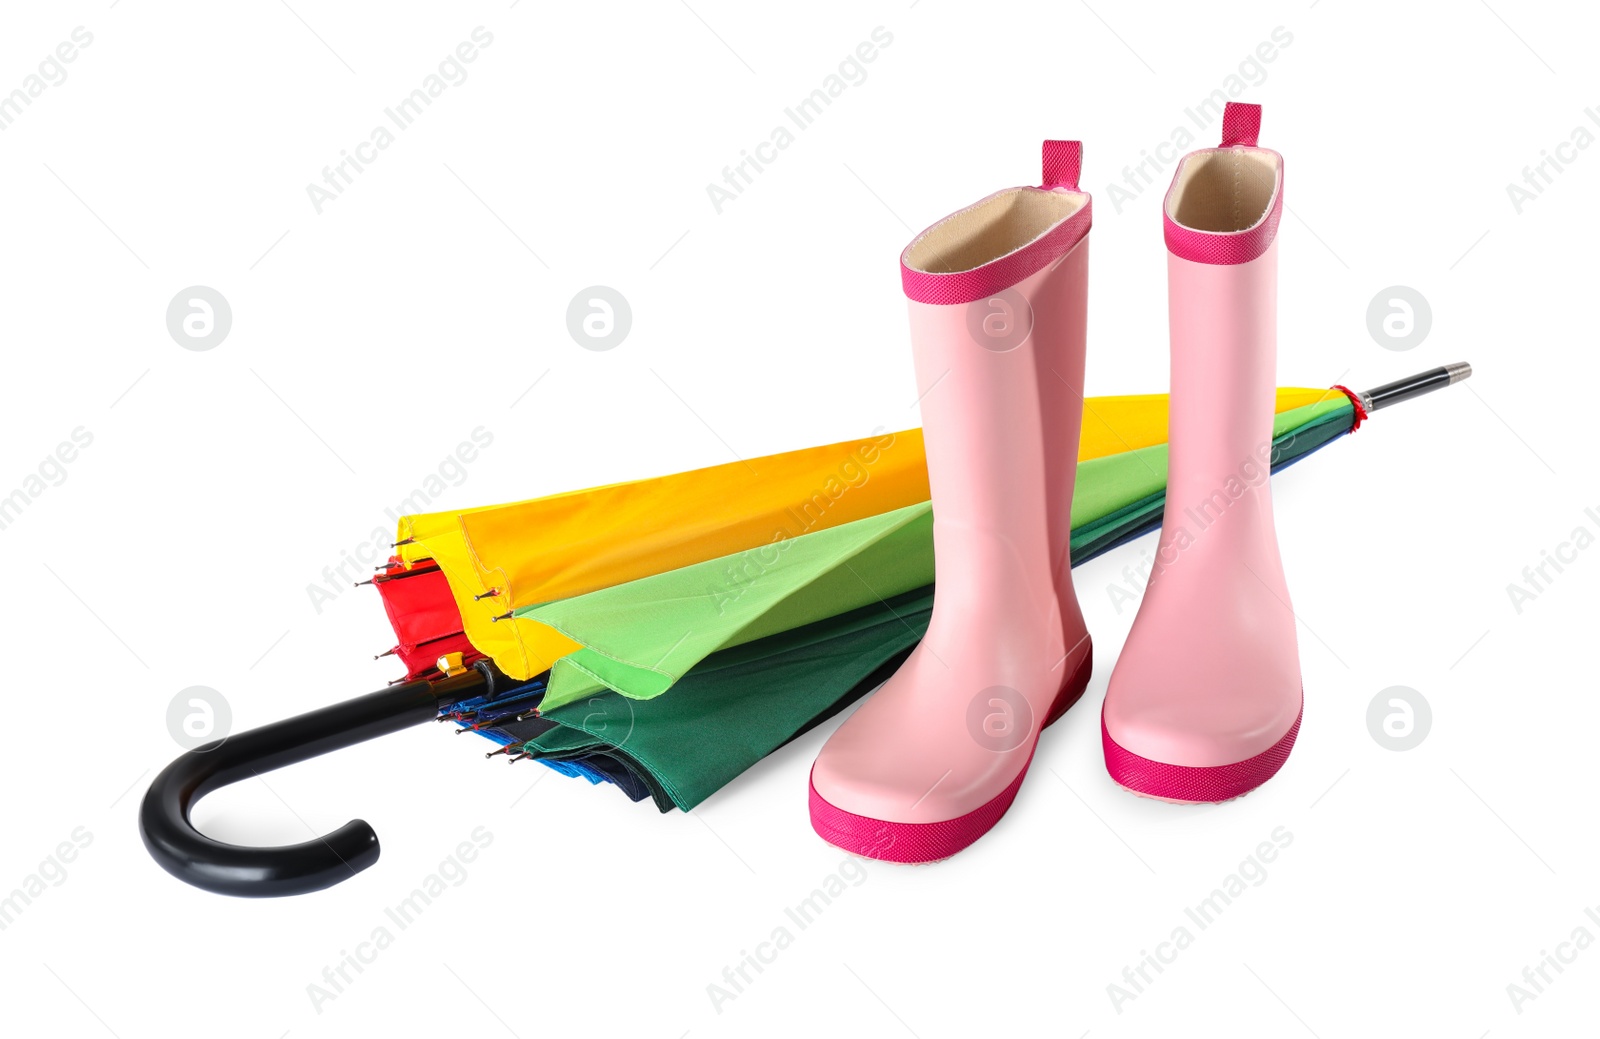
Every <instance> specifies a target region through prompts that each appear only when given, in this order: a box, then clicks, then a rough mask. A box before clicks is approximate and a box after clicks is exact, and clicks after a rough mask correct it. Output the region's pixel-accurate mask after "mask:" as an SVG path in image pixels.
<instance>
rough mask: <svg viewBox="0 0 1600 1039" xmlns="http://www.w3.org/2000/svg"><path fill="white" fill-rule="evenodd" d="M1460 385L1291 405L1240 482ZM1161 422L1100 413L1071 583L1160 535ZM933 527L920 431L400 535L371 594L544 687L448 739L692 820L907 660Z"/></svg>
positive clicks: (1075, 515) (1148, 398)
mask: <svg viewBox="0 0 1600 1039" xmlns="http://www.w3.org/2000/svg"><path fill="white" fill-rule="evenodd" d="M1467 370H1468V369H1465V368H1464V367H1452V369H1441V370H1440V372H1437V373H1428V374H1427V375H1426V376H1422V377H1418V380H1406V381H1405V382H1403V383H1398V384H1392V385H1391V386H1389V387H1380V388H1379V389H1378V390H1374V391H1370V392H1369V393H1367V394H1358V393H1354V392H1351V391H1348V390H1345V389H1343V388H1342V387H1341V388H1334V389H1308V388H1285V389H1280V390H1279V391H1278V395H1277V403H1276V407H1277V413H1276V415H1275V418H1274V422H1273V439H1272V442H1271V444H1270V445H1267V444H1263V445H1262V454H1261V457H1260V458H1259V459H1255V460H1249V461H1246V462H1245V464H1244V466H1243V467H1242V469H1241V478H1242V479H1245V480H1251V479H1265V478H1266V476H1267V473H1268V471H1269V469H1270V470H1274V471H1275V470H1278V469H1281V468H1283V467H1284V466H1287V465H1290V464H1292V463H1293V462H1295V461H1298V460H1299V459H1301V458H1304V457H1305V456H1306V455H1308V454H1310V453H1312V452H1313V451H1316V450H1317V449H1319V448H1321V447H1323V446H1325V445H1326V444H1328V443H1330V442H1332V441H1333V440H1335V439H1336V438H1338V437H1340V436H1342V435H1344V434H1346V433H1349V432H1351V431H1352V430H1353V429H1355V428H1356V427H1357V426H1359V425H1360V423H1361V421H1362V420H1363V419H1364V418H1365V417H1366V415H1367V414H1369V413H1370V412H1371V411H1372V410H1375V409H1377V408H1379V407H1383V406H1386V405H1388V404H1391V403H1394V402H1395V401H1397V400H1400V399H1406V398H1407V397H1409V396H1415V395H1417V394H1418V393H1421V392H1426V391H1427V390H1428V389H1432V388H1436V387H1437V386H1440V385H1448V383H1449V381H1451V380H1453V379H1459V378H1462V377H1465V373H1466V371H1467ZM1440 373H1443V374H1440ZM1166 418H1167V399H1166V397H1165V396H1164V395H1141V396H1121V397H1097V398H1089V399H1088V400H1086V402H1085V409H1084V418H1083V429H1082V438H1081V442H1080V450H1079V466H1078V471H1077V480H1076V487H1075V491H1074V497H1073V508H1072V527H1073V530H1072V540H1071V551H1072V561H1073V564H1074V565H1077V564H1080V563H1083V562H1085V561H1087V560H1089V559H1092V558H1094V557H1095V556H1097V555H1099V554H1100V553H1102V552H1105V551H1108V550H1109V549H1111V548H1113V547H1115V546H1116V545H1118V544H1121V543H1123V542H1125V541H1127V540H1130V539H1132V538H1135V537H1138V536H1139V535H1141V534H1143V533H1145V532H1147V531H1150V530H1153V529H1155V528H1156V527H1158V526H1159V525H1160V522H1161V518H1162V511H1163V508H1164V505H1165V500H1166V475H1167V445H1166V443H1165V440H1166V436H1167V426H1166ZM752 470H753V471H754V473H755V475H754V476H752V475H751V472H752ZM769 474H771V476H772V480H771V482H769V481H768V479H767V478H768V475H769ZM1196 504H1200V503H1196ZM1211 507H1216V506H1215V505H1214V504H1213V505H1212V506H1211ZM932 519H933V516H932V507H931V504H930V502H929V501H928V488H927V472H926V463H925V459H924V456H923V453H922V438H921V433H920V430H916V429H909V430H903V431H901V432H898V433H892V434H886V435H883V436H878V437H873V438H871V439H869V440H865V441H851V442H845V443H840V444H832V445H827V446H824V447H819V448H809V449H806V450H804V451H796V452H789V453H786V454H781V455H772V456H768V457H765V458H758V459H753V460H751V461H750V462H749V463H748V467H747V465H746V463H743V462H736V463H730V464H728V465H723V466H715V467H711V468H707V469H700V470H695V471H693V472H688V473H681V474H677V475H675V476H670V477H662V478H659V479H655V480H641V481H636V482H632V483H625V484H615V485H611V486H608V487H603V488H597V489H595V490H593V491H583V492H573V493H569V494H563V495H557V496H554V497H550V498H543V499H536V500H533V501H527V502H519V503H515V504H512V505H507V506H503V507H501V508H498V509H487V510H478V511H475V512H472V513H449V514H433V515H428V516H418V517H407V518H405V519H402V520H401V523H400V535H401V537H400V541H401V545H400V546H399V549H400V551H399V555H397V557H396V559H395V560H393V561H392V562H391V564H390V565H389V566H387V567H385V573H384V574H383V575H381V576H380V577H379V578H377V579H376V580H375V583H377V584H378V585H379V587H380V589H387V588H388V587H389V586H390V583H391V582H392V581H394V580H396V579H403V578H404V577H405V575H407V574H409V573H414V572H415V571H416V570H417V569H418V568H421V569H423V570H428V569H429V568H430V567H433V566H438V567H439V568H440V569H441V571H442V572H443V573H444V574H445V575H446V578H445V580H444V581H441V582H439V583H438V584H436V585H435V588H437V589H440V590H443V589H444V588H446V587H448V594H450V595H451V597H452V599H453V601H454V603H455V605H456V606H457V607H458V608H459V609H460V611H461V612H460V622H461V623H460V625H459V627H458V625H457V618H456V617H455V616H454V615H450V616H449V618H448V620H446V621H445V622H444V625H445V627H447V628H452V629H456V630H465V632H466V634H467V637H468V638H469V639H470V640H471V642H472V644H473V645H474V647H475V648H476V649H477V650H478V651H479V652H481V653H483V654H485V655H487V656H490V657H491V658H492V659H493V662H494V663H495V665H497V666H498V667H499V668H500V669H502V670H503V671H505V672H506V673H507V674H508V675H511V676H513V677H517V678H522V677H525V678H527V679H529V680H530V685H529V686H528V687H526V688H524V689H523V690H521V691H520V693H519V695H518V696H517V697H516V698H515V699H514V700H511V701H509V702H507V701H504V700H502V701H487V700H483V699H481V698H480V699H475V700H473V701H469V702H467V703H463V704H459V705H452V709H451V710H450V711H448V712H447V713H446V715H445V717H450V718H454V719H455V720H457V721H458V722H460V723H461V724H462V725H463V726H465V727H466V728H469V729H472V730H474V731H478V732H480V733H482V734H483V735H485V736H487V737H488V738H490V739H492V740H494V741H496V742H497V743H500V744H501V745H502V752H504V753H510V754H512V755H513V760H521V759H523V758H532V759H535V760H539V761H541V762H543V763H545V764H547V765H549V766H551V767H555V768H557V769H558V770H560V771H563V772H566V773H568V774H572V775H583V776H586V777H587V778H589V779H591V780H595V781H599V780H601V779H608V780H610V781H612V782H615V783H617V785H619V786H620V787H622V788H623V789H624V790H625V791H626V792H627V793H629V795H630V796H633V797H634V798H635V799H643V798H644V797H646V796H650V797H652V798H653V799H654V801H655V803H656V804H657V805H658V806H659V807H661V808H662V809H663V810H668V809H670V808H673V807H677V808H683V809H688V808H692V807H693V806H694V805H696V804H698V803H699V802H700V801H701V800H703V799H704V798H705V797H707V796H709V795H710V794H711V793H714V792H715V791H716V790H717V789H720V787H721V786H723V785H725V784H726V783H727V782H729V781H730V780H732V779H733V778H734V777H735V776H737V775H738V774H739V773H740V772H742V771H743V770H744V769H746V768H748V767H750V766H751V765H753V764H754V763H755V762H756V761H758V760H760V758H761V757H763V756H765V755H766V754H768V753H770V752H771V751H772V750H774V749H776V748H777V747H778V746H781V745H782V744H783V743H784V742H786V741H787V740H789V739H792V738H793V737H794V736H795V735H797V734H798V733H800V732H803V731H805V730H806V729H807V728H809V727H811V726H812V725H815V724H816V723H817V722H819V721H820V720H822V719H824V718H826V717H827V716H829V715H831V714H832V713H834V712H835V711H837V710H839V709H841V708H842V707H844V706H846V705H847V704H848V703H850V702H851V701H852V700H854V699H855V698H856V697H858V696H860V695H861V694H862V693H864V692H866V691H867V690H869V689H871V688H873V687H874V686H875V685H876V684H877V683H878V682H880V681H881V680H882V679H883V678H884V677H886V676H887V674H888V673H890V672H892V670H893V669H894V667H895V666H897V665H898V663H899V662H900V661H901V660H903V659H904V657H905V656H906V655H907V654H908V653H909V652H910V650H911V649H912V647H914V646H915V644H916V642H917V640H918V639H919V638H921V636H922V633H923V632H924V631H925V630H926V627H927V623H928V618H929V615H930V611H931V607H932V586H933V579H934V566H933V542H932ZM502 544H504V545H505V546H506V549H505V551H501V545H502ZM441 557H443V558H441ZM440 605H442V604H440V603H437V602H436V603H435V606H440ZM393 612H394V611H393V610H391V614H392V613H393ZM441 612H444V613H448V611H446V610H441ZM484 630H487V631H488V632H489V633H490V634H489V636H487V637H482V636H479V635H478V634H476V633H475V631H484ZM440 634H441V635H445V636H448V635H450V634H451V632H444V631H441V632H440ZM413 663H414V666H416V667H420V668H424V669H425V668H427V667H428V666H430V665H431V664H432V661H429V660H427V659H426V657H425V655H418V657H417V658H416V659H415V660H414V662H413ZM447 666H450V665H448V664H447ZM514 707H515V708H517V709H513V708H514ZM586 765H593V766H594V767H593V768H592V769H586V768H585V766H586Z"/></svg>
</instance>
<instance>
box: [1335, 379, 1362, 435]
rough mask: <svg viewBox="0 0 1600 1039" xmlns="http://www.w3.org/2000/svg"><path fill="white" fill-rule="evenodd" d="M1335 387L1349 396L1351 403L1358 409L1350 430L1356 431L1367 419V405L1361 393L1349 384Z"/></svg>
mask: <svg viewBox="0 0 1600 1039" xmlns="http://www.w3.org/2000/svg"><path fill="white" fill-rule="evenodd" d="M1333 388H1334V389H1336V390H1338V391H1339V392H1340V393H1342V394H1344V395H1345V396H1346V397H1349V398H1350V403H1351V405H1353V406H1354V407H1355V409H1356V420H1355V422H1353V423H1351V425H1350V432H1352V433H1354V432H1355V431H1356V430H1358V429H1360V428H1361V423H1363V422H1365V421H1366V420H1367V409H1366V407H1365V405H1363V404H1362V403H1361V394H1359V393H1357V392H1356V391H1355V390H1352V389H1351V388H1350V387H1348V386H1335V387H1333Z"/></svg>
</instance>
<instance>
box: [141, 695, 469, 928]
mask: <svg viewBox="0 0 1600 1039" xmlns="http://www.w3.org/2000/svg"><path fill="white" fill-rule="evenodd" d="M488 685H489V679H488V678H487V677H486V675H485V673H483V672H481V671H477V670H469V671H467V672H465V673H464V674H460V675H456V676H454V677H452V678H442V679H440V680H439V681H436V682H428V681H415V682H407V683H405V684H404V685H396V686H390V687H389V688H387V689H381V690H379V691H378V692H375V693H368V694H367V695H366V696H359V697H356V698H355V699H353V700H346V701H344V702H343V703H337V704H333V705H332V706H329V707H323V708H321V709H319V710H315V711H311V712H309V713H307V714H302V715H299V716H297V717H294V718H286V719H284V720H283V721H280V722H273V723H272V724H271V725H264V726H262V727H261V728H259V729H251V730H249V731H248V732H241V733H237V734H234V735H231V736H228V737H225V738H224V739H220V740H215V741H213V742H211V743H208V744H206V745H205V746H203V747H197V748H195V749H194V750H191V751H188V752H186V753H184V754H183V755H181V756H180V757H178V758H177V759H176V760H175V761H173V762H172V764H170V765H168V766H167V767H166V768H164V769H162V771H161V774H160V775H158V776H156V778H155V780H154V782H152V783H151V784H150V789H149V790H148V791H146V793H145V795H144V803H143V804H142V805H141V806H140V808H139V833H140V835H141V836H142V837H143V838H144V846H145V848H147V849H148V850H149V852H150V855H151V857H152V858H154V859H155V860H156V862H157V863H159V864H160V866H161V868H162V869H164V870H166V871H167V872H168V873H171V874H172V875H173V876H175V877H177V878H178V879H179V880H181V881H183V882H184V883H186V884H193V885H194V886H195V887H198V888H204V889H205V890H207V891H214V892H216V893H217V894H222V895H239V896H244V897H249V898H264V897H271V896H277V895H299V894H304V893H306V892H309V891H320V890H322V889H323V888H326V887H332V886H333V885H334V884H337V883H340V882H341V881H345V880H349V879H350V878H351V877H353V876H355V875H356V874H357V873H359V872H361V871H362V870H364V869H366V868H367V867H368V866H370V865H372V864H373V863H374V862H377V861H378V835H377V834H376V833H374V832H373V830H372V827H370V826H368V825H367V824H366V823H365V822H364V821H362V820H360V819H353V820H351V821H350V822H347V823H345V824H344V825H343V826H341V827H339V828H338V829H337V830H334V831H333V832H332V833H329V834H325V835H324V836H322V837H318V838H316V839H315V840H309V841H306V842H305V843H304V844H291V845H286V846H283V847H276V848H252V847H245V846H241V845H237V844H224V843H223V842H221V841H216V840H212V839H211V838H210V837H207V836H206V835H205V834H203V833H201V832H200V831H199V830H196V829H195V828H194V824H193V823H191V822H190V821H189V812H190V811H191V810H192V809H193V808H194V805H195V803H196V802H197V801H199V800H200V798H202V797H204V796H205V795H206V794H208V793H210V792H211V791H213V790H216V789H217V788H218V787H223V786H227V785H228V784H230V783H237V782H238V781H240V780H242V779H250V778H251V777H253V776H257V775H260V774H261V773H263V772H270V771H272V770H273V769H278V768H282V767H284V766H285V765H293V764H294V763H296V762H298V761H305V760H307V759H308V758H314V757H318V756H320V755H322V754H326V753H328V752H329V751H334V750H338V749H340V748H342V747H348V746H351V745H353V744H356V743H362V742H365V741H366V740H370V739H373V738H374V737H377V736H385V735H388V734H389V733H391V732H399V731H400V730H401V729H405V728H409V727H410V726H412V725H417V724H420V723H422V722H425V721H431V720H432V719H434V718H436V717H438V713H439V710H440V709H441V708H442V707H443V706H445V705H447V704H451V703H454V702H455V701H457V700H464V699H466V698H468V697H471V696H475V695H478V694H479V692H481V691H482V690H484V689H486V688H488Z"/></svg>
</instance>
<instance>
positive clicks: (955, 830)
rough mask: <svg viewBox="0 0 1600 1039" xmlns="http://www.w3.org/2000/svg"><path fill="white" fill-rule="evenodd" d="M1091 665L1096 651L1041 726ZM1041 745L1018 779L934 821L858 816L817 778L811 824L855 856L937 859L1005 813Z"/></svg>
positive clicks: (1063, 707)
mask: <svg viewBox="0 0 1600 1039" xmlns="http://www.w3.org/2000/svg"><path fill="white" fill-rule="evenodd" d="M1093 667H1094V653H1093V651H1092V648H1091V651H1090V653H1089V654H1088V655H1087V656H1086V657H1085V658H1084V661H1083V663H1082V664H1081V665H1080V666H1079V668H1078V671H1077V673H1076V674H1074V675H1073V676H1072V679H1071V680H1070V681H1069V682H1068V683H1067V684H1066V685H1065V686H1063V687H1062V689H1061V692H1060V693H1059V694H1057V696H1056V701H1055V703H1054V704H1053V705H1052V706H1051V708H1050V713H1049V714H1048V715H1047V716H1046V718H1045V723H1044V725H1045V727H1048V726H1050V725H1052V724H1054V723H1055V721H1056V720H1057V719H1058V718H1060V717H1061V716H1062V715H1063V714H1066V713H1067V708H1069V707H1071V706H1072V705H1073V704H1075V703H1077V702H1078V700H1079V698H1081V697H1082V696H1083V691H1084V690H1085V689H1086V688H1088V686H1089V675H1090V673H1091V671H1092V670H1093ZM1038 749H1039V737H1038V736H1037V735H1036V736H1034V743H1033V750H1031V751H1029V752H1028V760H1027V761H1026V762H1025V763H1024V764H1023V766H1022V771H1021V772H1018V773H1017V778H1016V779H1013V780H1012V781H1011V783H1010V784H1009V785H1008V786H1007V787H1006V788H1005V789H1004V790H1002V791H1000V792H999V793H998V794H996V795H995V796H994V797H992V798H990V799H989V800H988V801H985V802H984V803H983V804H981V805H979V806H978V807H977V808H974V809H973V810H972V811H970V812H968V813H967V814H966V815H960V816H957V817H956V818H954V819H945V820H943V821H941V822H934V823H894V822H887V821H885V820H883V819H872V818H869V817H867V816H865V815H856V814H855V813H854V812H847V811H845V810H844V809H843V808H839V807H836V806H834V805H832V804H829V803H828V802H827V801H825V800H823V798H822V795H821V794H819V793H817V787H816V784H815V783H808V786H809V788H810V791H811V796H810V802H811V828H812V829H813V830H815V831H816V832H817V836H819V837H821V838H822V839H823V840H825V841H827V842H828V843H829V844H832V845H835V846H837V847H840V848H843V849H844V850H845V851H848V852H851V853H852V854H855V855H862V856H865V857H866V858H869V859H879V860H881V861H883V862H913V863H915V862H937V861H939V860H940V859H948V858H949V857H950V856H952V855H954V854H955V853H956V852H958V851H960V850H962V849H963V848H965V847H967V846H968V845H969V844H972V843H973V842H974V841H976V840H977V839H978V838H979V837H982V836H983V835H984V834H986V833H988V832H989V831H990V830H991V829H993V828H994V824H995V823H997V822H999V821H1000V817H1001V816H1003V815H1005V814H1006V811H1007V809H1009V808H1010V807H1011V802H1012V801H1014V800H1016V798H1017V791H1018V790H1020V789H1021V788H1022V780H1023V779H1024V778H1025V777H1026V776H1027V775H1028V766H1029V765H1031V764H1033V754H1034V751H1037V750H1038Z"/></svg>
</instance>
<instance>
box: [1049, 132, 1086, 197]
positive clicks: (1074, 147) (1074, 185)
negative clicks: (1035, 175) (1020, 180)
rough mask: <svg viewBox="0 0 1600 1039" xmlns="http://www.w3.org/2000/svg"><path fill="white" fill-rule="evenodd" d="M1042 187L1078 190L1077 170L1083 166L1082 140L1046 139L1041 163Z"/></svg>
mask: <svg viewBox="0 0 1600 1039" xmlns="http://www.w3.org/2000/svg"><path fill="white" fill-rule="evenodd" d="M1041 165H1042V167H1043V169H1044V174H1043V182H1042V183H1041V184H1040V185H1039V186H1040V187H1044V188H1062V189H1065V190H1067V191H1077V190H1078V171H1079V169H1080V168H1081V167H1082V166H1083V142H1082V141H1046V142H1044V148H1043V161H1042V163H1041Z"/></svg>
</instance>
